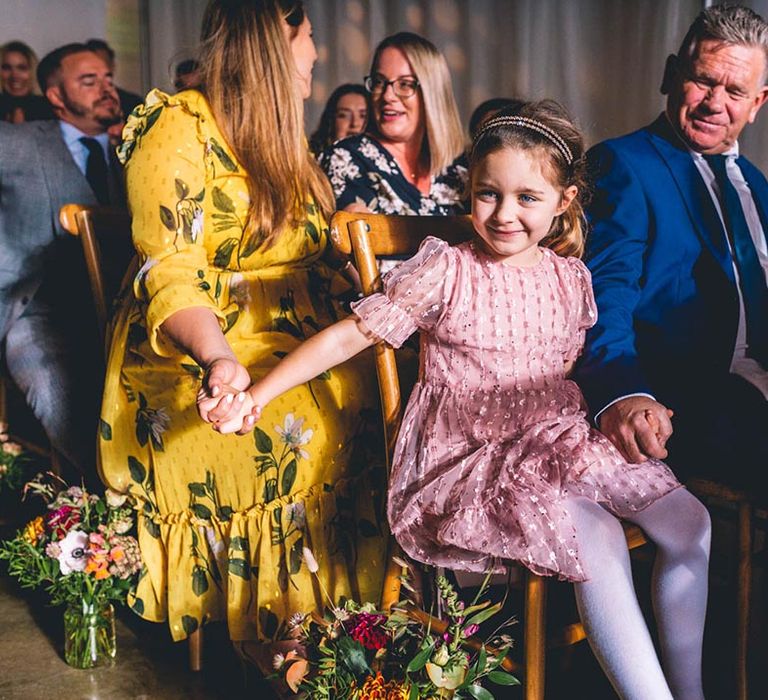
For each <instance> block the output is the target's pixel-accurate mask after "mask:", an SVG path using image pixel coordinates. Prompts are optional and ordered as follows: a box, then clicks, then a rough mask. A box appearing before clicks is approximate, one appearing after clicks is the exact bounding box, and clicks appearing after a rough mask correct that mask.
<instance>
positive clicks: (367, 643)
mask: <svg viewBox="0 0 768 700" xmlns="http://www.w3.org/2000/svg"><path fill="white" fill-rule="evenodd" d="M386 619H387V618H386V617H385V616H384V615H376V614H374V613H358V614H357V615H355V616H354V617H352V618H351V619H350V620H347V622H345V623H344V627H345V628H346V629H347V632H348V633H349V636H350V637H352V639H354V640H355V641H356V642H360V644H362V645H363V646H364V647H365V648H366V649H383V648H384V647H385V646H387V640H388V637H387V633H386V632H385V631H384V629H383V628H382V625H383V624H384V622H385V621H386Z"/></svg>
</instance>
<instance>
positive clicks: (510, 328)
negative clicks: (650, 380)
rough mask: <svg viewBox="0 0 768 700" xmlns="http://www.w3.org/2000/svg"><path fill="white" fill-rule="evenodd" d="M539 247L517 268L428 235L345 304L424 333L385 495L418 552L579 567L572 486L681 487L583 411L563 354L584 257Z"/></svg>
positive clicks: (395, 332) (480, 563)
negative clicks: (375, 288) (377, 287)
mask: <svg viewBox="0 0 768 700" xmlns="http://www.w3.org/2000/svg"><path fill="white" fill-rule="evenodd" d="M542 250H543V255H542V258H541V261H540V262H539V263H538V264H537V265H535V266H533V267H515V266H511V265H505V264H503V263H500V262H498V261H496V260H494V259H492V258H491V257H489V256H488V255H487V254H485V253H484V252H483V250H482V249H481V248H480V247H479V245H478V244H477V243H476V242H474V241H473V242H471V243H464V244H462V245H460V246H456V247H453V248H451V247H449V246H448V245H447V244H446V243H444V242H443V241H439V240H437V239H432V238H430V239H427V240H426V241H425V243H424V244H423V245H422V247H421V249H420V250H419V252H418V253H417V255H416V256H415V257H414V258H412V259H411V260H409V261H406V262H404V263H402V264H401V265H400V266H399V267H397V268H395V270H393V271H392V272H391V273H390V274H389V275H388V276H387V277H386V278H385V291H384V293H382V294H377V295H373V296H371V297H367V298H366V299H364V300H362V301H360V302H358V303H357V304H355V305H353V310H354V312H355V314H356V315H357V316H358V317H359V318H360V319H361V321H362V322H363V324H364V325H365V326H366V327H367V328H368V329H369V330H370V331H371V332H372V333H373V334H374V335H376V336H377V337H379V338H382V339H383V340H385V341H387V342H389V343H390V344H392V345H395V346H399V345H400V344H401V343H402V342H404V341H405V339H406V338H407V337H408V336H409V335H410V334H411V333H413V332H414V331H415V330H417V329H419V330H421V331H422V332H423V333H424V336H425V338H424V342H423V343H422V357H421V370H420V376H419V380H418V382H417V384H416V386H415V387H414V390H413V393H412V394H411V397H410V400H409V402H408V405H407V407H406V410H405V414H404V417H403V423H402V427H401V431H400V435H399V437H398V442H397V447H396V450H395V455H394V460H393V466H392V473H391V475H390V484H389V500H388V517H389V522H390V527H391V529H392V532H393V534H394V535H395V537H396V538H397V540H398V542H399V543H400V545H401V546H402V547H403V549H404V550H405V551H406V552H407V553H408V554H409V555H410V556H412V557H413V558H414V559H417V560H419V561H423V562H426V563H430V564H434V565H439V566H446V567H449V568H452V569H459V570H468V571H484V570H487V569H488V568H491V567H496V566H498V565H499V563H500V562H503V561H504V560H516V561H520V562H522V563H523V564H524V565H526V566H527V567H528V568H530V569H531V570H532V571H534V572H536V573H539V574H551V575H555V576H558V577H560V578H562V579H566V580H571V581H579V580H584V578H585V576H584V572H583V570H582V568H581V565H580V563H579V554H578V550H577V546H576V540H575V536H574V529H573V524H572V521H571V518H570V515H569V513H568V510H567V507H566V503H567V499H568V498H569V497H571V496H585V497H587V498H590V499H592V500H594V501H596V502H599V503H601V504H603V505H604V506H605V507H606V508H607V509H608V510H610V511H611V512H612V513H614V514H615V515H617V516H618V517H622V516H625V515H628V514H629V513H631V512H635V511H638V510H642V509H643V508H645V507H647V506H648V505H650V504H651V503H653V502H654V501H655V500H657V499H658V498H660V497H661V496H663V495H664V494H666V493H668V492H669V491H671V490H673V489H675V488H677V487H679V486H680V484H679V482H678V481H677V479H676V478H675V477H674V475H673V474H672V472H671V471H670V470H669V469H668V467H667V466H666V465H665V464H663V463H662V462H659V461H656V460H650V461H648V462H645V463H644V464H639V465H638V464H629V463H627V462H626V461H624V459H623V458H622V457H621V455H620V454H619V452H618V451H617V450H616V449H615V448H614V447H613V445H612V444H611V443H610V442H609V441H608V439H607V438H605V437H604V436H603V435H602V434H601V433H599V432H597V431H596V430H594V429H592V428H591V427H590V425H589V423H588V422H587V420H586V416H585V407H584V401H583V397H582V395H581V392H580V390H579V388H578V387H577V386H576V384H575V383H574V382H572V381H570V380H569V379H567V378H566V376H565V364H566V363H567V362H568V361H569V360H572V359H575V358H576V357H577V356H578V354H579V352H580V351H581V347H582V345H583V342H584V333H585V331H586V329H587V328H589V327H590V326H592V325H593V324H594V322H595V320H596V314H597V312H596V307H595V302H594V298H593V296H592V290H591V282H590V276H589V271H588V270H587V268H586V267H585V266H584V265H583V263H582V262H581V261H579V260H577V259H575V258H560V257H558V256H557V255H556V254H555V253H553V252H551V251H550V250H547V249H542Z"/></svg>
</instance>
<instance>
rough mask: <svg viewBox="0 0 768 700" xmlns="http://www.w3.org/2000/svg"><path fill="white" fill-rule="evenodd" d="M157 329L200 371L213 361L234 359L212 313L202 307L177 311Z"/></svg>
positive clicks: (217, 320)
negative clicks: (198, 367) (194, 363)
mask: <svg viewBox="0 0 768 700" xmlns="http://www.w3.org/2000/svg"><path fill="white" fill-rule="evenodd" d="M160 330H161V332H162V333H163V334H164V335H165V336H166V337H167V338H168V339H169V340H170V341H171V342H172V343H173V344H174V345H175V346H176V347H178V348H179V350H181V351H182V352H184V353H186V354H187V355H189V356H190V357H192V358H193V359H194V360H195V362H197V364H198V365H200V366H201V367H202V368H204V369H205V368H207V367H209V366H210V365H211V363H212V362H214V360H219V359H222V358H226V359H230V360H236V358H235V354H234V353H233V352H232V348H231V347H230V346H229V343H228V342H227V339H226V338H225V337H224V333H222V331H221V325H220V324H219V319H218V318H217V317H216V314H214V313H213V312H212V311H211V310H210V309H207V308H205V307H203V306H196V307H191V308H188V309H181V310H180V311H177V312H176V313H174V314H173V315H172V316H169V317H168V318H167V319H166V320H165V321H164V322H163V324H162V326H160Z"/></svg>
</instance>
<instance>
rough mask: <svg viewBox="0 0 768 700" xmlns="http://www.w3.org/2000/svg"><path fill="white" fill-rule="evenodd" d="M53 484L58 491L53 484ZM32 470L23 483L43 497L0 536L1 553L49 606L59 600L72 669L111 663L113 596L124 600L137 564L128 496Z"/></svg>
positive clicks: (25, 584) (66, 655) (24, 584)
mask: <svg viewBox="0 0 768 700" xmlns="http://www.w3.org/2000/svg"><path fill="white" fill-rule="evenodd" d="M57 485H58V486H59V487H60V488H61V490H57ZM64 486H66V484H63V482H61V483H59V482H53V481H51V480H50V479H46V478H45V477H41V476H39V477H37V478H36V479H35V480H33V481H31V482H30V483H28V484H27V485H26V486H25V495H26V493H27V492H28V491H32V492H34V493H37V494H38V495H40V496H42V497H43V499H44V500H45V501H46V503H47V512H46V513H45V515H41V516H38V517H36V518H35V519H33V520H31V521H30V522H29V523H27V525H26V526H25V527H24V528H23V529H21V530H20V531H19V532H17V534H16V536H15V537H14V538H13V539H9V540H6V541H5V542H2V543H0V559H7V560H8V573H10V574H11V576H14V577H16V578H17V579H18V580H19V582H20V584H21V586H22V587H24V588H38V587H44V588H45V590H46V591H47V593H48V594H49V595H50V597H51V602H52V603H53V604H54V605H60V604H62V603H65V604H66V605H67V608H66V611H65V613H64V637H65V644H64V658H65V660H66V662H67V663H68V664H70V665H71V666H75V667H77V668H92V667H94V666H98V665H102V664H108V663H111V661H112V659H113V658H114V656H115V651H116V649H115V626H114V610H113V608H112V603H113V602H119V603H122V602H125V599H126V596H127V594H128V592H129V590H131V589H132V588H133V586H134V584H135V581H136V577H137V574H138V572H139V571H140V569H141V567H142V565H141V555H140V553H139V545H138V542H137V541H136V539H135V538H134V537H132V536H131V535H129V534H127V533H128V531H129V530H130V529H131V528H132V527H133V524H134V519H133V509H132V507H131V505H130V504H129V503H127V497H126V496H124V495H122V494H117V493H115V492H112V491H110V490H109V489H107V493H106V496H105V497H100V496H97V495H95V494H91V493H88V492H87V491H86V490H85V489H84V488H80V487H78V486H70V487H68V488H63V487H64Z"/></svg>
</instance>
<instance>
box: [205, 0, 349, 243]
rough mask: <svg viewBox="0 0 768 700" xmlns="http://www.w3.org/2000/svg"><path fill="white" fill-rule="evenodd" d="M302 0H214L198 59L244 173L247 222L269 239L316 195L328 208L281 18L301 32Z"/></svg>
mask: <svg viewBox="0 0 768 700" xmlns="http://www.w3.org/2000/svg"><path fill="white" fill-rule="evenodd" d="M304 19H305V15H304V7H303V4H302V2H301V0H211V2H209V4H208V7H207V8H206V11H205V15H204V18H203V29H202V47H201V53H200V63H201V65H202V71H203V87H202V90H203V91H204V92H205V95H206V97H207V98H208V102H209V104H210V106H211V111H212V112H213V115H214V117H215V119H216V124H217V125H218V127H219V128H220V129H221V132H222V134H223V135H224V138H225V139H226V140H227V143H228V144H229V146H230V148H231V149H232V151H233V152H234V154H235V156H236V157H237V159H238V161H239V162H240V163H241V164H242V166H243V168H244V169H245V172H246V173H247V182H248V194H249V195H250V205H249V211H248V214H249V217H248V225H247V226H248V229H249V230H252V231H258V232H259V236H260V239H261V242H262V243H263V244H265V245H272V244H273V243H274V242H275V241H276V240H277V238H278V236H279V235H280V233H281V231H283V230H284V229H286V228H287V227H289V226H292V225H295V224H296V223H298V222H300V221H302V220H303V219H304V218H305V217H306V206H305V205H306V203H307V200H308V199H309V198H310V197H312V198H314V200H315V202H316V204H317V205H318V206H319V208H320V210H321V211H322V212H323V213H324V214H325V215H326V216H328V215H330V213H331V212H332V211H333V208H334V200H333V193H332V191H331V187H330V183H329V182H328V180H327V178H326V177H325V175H324V174H323V172H322V171H321V170H320V168H319V166H318V165H317V163H316V162H315V159H314V158H312V156H311V155H310V153H309V149H308V148H307V141H306V137H305V135H304V102H303V99H302V96H301V95H300V94H299V91H298V89H297V87H296V77H295V66H294V61H293V54H292V53H291V48H290V45H289V42H288V40H287V39H286V35H285V32H284V29H283V27H284V25H285V24H286V23H287V24H288V25H290V27H291V28H292V31H293V32H298V30H299V27H300V26H301V24H302V23H303V22H304Z"/></svg>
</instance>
